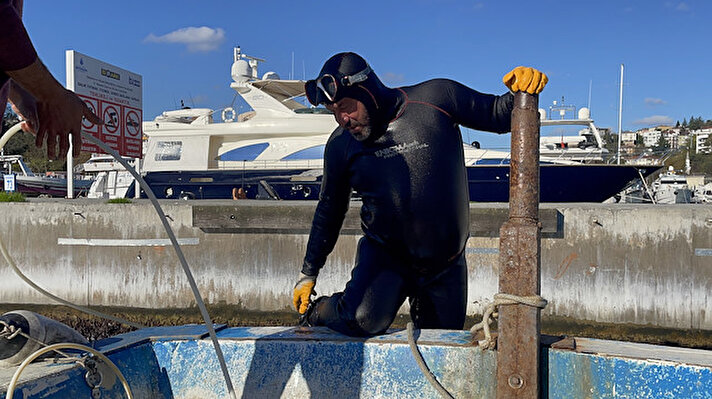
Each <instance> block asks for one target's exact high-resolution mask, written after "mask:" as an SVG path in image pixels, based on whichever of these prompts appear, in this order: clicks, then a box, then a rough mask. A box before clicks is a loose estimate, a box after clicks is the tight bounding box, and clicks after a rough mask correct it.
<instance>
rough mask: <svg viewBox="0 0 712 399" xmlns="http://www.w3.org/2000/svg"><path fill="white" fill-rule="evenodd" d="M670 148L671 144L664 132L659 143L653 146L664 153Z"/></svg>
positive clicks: (654, 149)
mask: <svg viewBox="0 0 712 399" xmlns="http://www.w3.org/2000/svg"><path fill="white" fill-rule="evenodd" d="M669 149H670V144H669V143H668V141H667V140H665V136H663V135H662V134H661V135H660V138H659V139H658V142H657V144H655V145H654V146H653V151H654V152H657V153H663V152H665V151H667V150H669Z"/></svg>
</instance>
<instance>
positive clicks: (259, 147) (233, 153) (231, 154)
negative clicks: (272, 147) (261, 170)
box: [220, 143, 269, 161]
mask: <svg viewBox="0 0 712 399" xmlns="http://www.w3.org/2000/svg"><path fill="white" fill-rule="evenodd" d="M267 147H269V143H259V144H252V145H248V146H244V147H240V148H235V149H234V150H230V151H228V152H225V153H223V154H222V155H220V161H254V160H255V159H256V158H257V157H258V156H259V155H260V154H262V151H264V150H265V149H267Z"/></svg>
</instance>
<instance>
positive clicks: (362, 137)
mask: <svg viewBox="0 0 712 399" xmlns="http://www.w3.org/2000/svg"><path fill="white" fill-rule="evenodd" d="M371 131H372V129H371V126H370V125H365V126H361V131H360V132H354V131H353V130H349V133H351V135H352V136H353V137H354V138H355V139H356V140H357V141H366V139H368V138H369V137H370V136H371Z"/></svg>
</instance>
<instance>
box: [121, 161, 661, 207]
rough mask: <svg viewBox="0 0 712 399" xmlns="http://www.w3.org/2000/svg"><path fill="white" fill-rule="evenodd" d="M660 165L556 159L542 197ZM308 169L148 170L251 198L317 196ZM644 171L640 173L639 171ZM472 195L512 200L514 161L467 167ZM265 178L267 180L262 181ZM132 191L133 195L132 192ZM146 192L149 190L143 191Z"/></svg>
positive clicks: (184, 185) (592, 197) (611, 183)
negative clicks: (559, 162) (511, 165)
mask: <svg viewBox="0 0 712 399" xmlns="http://www.w3.org/2000/svg"><path fill="white" fill-rule="evenodd" d="M657 169H659V167H652V166H650V167H636V166H629V165H604V164H600V165H599V164H581V165H557V164H542V165H541V168H540V171H541V172H540V175H541V176H540V198H541V199H540V200H541V202H603V201H605V200H607V199H609V198H611V197H612V196H614V195H616V194H618V193H619V192H621V191H622V190H623V189H624V188H625V187H626V186H627V185H628V184H629V183H630V182H632V181H634V180H635V179H638V178H639V177H640V174H642V175H643V176H648V175H650V174H651V173H653V172H654V171H656V170H657ZM309 171H310V170H309V169H290V170H256V171H241V170H220V171H198V172H196V171H178V172H149V173H147V174H146V176H145V179H146V182H147V183H148V184H149V186H150V187H151V189H152V190H153V191H154V193H155V194H156V196H157V197H158V198H168V199H177V198H184V199H229V198H232V195H233V194H232V193H233V189H237V188H243V189H244V190H245V191H246V194H247V198H250V199H282V200H316V199H318V198H319V189H320V185H321V176H313V177H312V176H309V177H308V178H304V176H303V175H302V174H303V173H308V172H309ZM638 171H640V174H639V172H638ZM467 178H468V185H469V192H470V201H473V202H507V201H509V165H476V166H470V167H468V168H467ZM261 182H262V183H261ZM127 196H129V197H132V196H133V193H132V192H129V193H128V194H127ZM144 196H145V194H144Z"/></svg>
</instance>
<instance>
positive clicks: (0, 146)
mask: <svg viewBox="0 0 712 399" xmlns="http://www.w3.org/2000/svg"><path fill="white" fill-rule="evenodd" d="M21 129H22V122H19V123H17V124H15V125H14V126H13V127H11V128H10V129H8V130H7V132H5V134H4V135H3V136H2V137H1V138H0V151H2V149H3V147H4V146H5V144H6V143H7V142H8V140H10V138H11V137H12V136H13V135H15V133H17V132H19V131H20V130H21ZM0 252H2V256H3V257H4V258H5V260H6V261H7V263H8V264H9V265H10V267H11V268H12V270H13V271H14V272H15V274H17V275H18V277H20V278H21V279H22V281H24V282H25V283H27V284H28V285H29V286H30V287H32V288H34V289H35V290H37V291H39V292H40V293H41V294H42V295H44V296H46V297H48V298H51V299H53V300H55V301H57V302H59V303H61V304H63V305H65V306H68V307H70V308H72V309H76V310H78V311H80V312H84V313H89V314H91V315H94V316H97V317H102V318H105V319H109V320H112V321H115V322H117V323H121V324H125V325H128V326H131V327H134V328H144V327H145V326H143V325H141V324H137V323H132V322H130V321H128V320H124V319H122V318H119V317H115V316H111V315H108V314H106V313H102V312H99V311H96V310H93V309H89V308H86V307H83V306H80V305H75V304H73V303H71V302H69V301H67V300H65V299H62V298H60V297H58V296H55V295H53V294H51V293H49V292H47V291H45V290H44V289H42V287H40V286H38V285H37V284H35V283H34V282H33V281H32V280H30V279H29V278H28V277H27V276H25V275H24V274H23V273H22V271H21V270H20V268H18V267H17V265H16V264H15V261H14V260H13V259H12V257H11V256H10V254H9V253H8V252H7V249H6V248H5V243H4V242H3V240H2V237H1V236H0Z"/></svg>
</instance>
